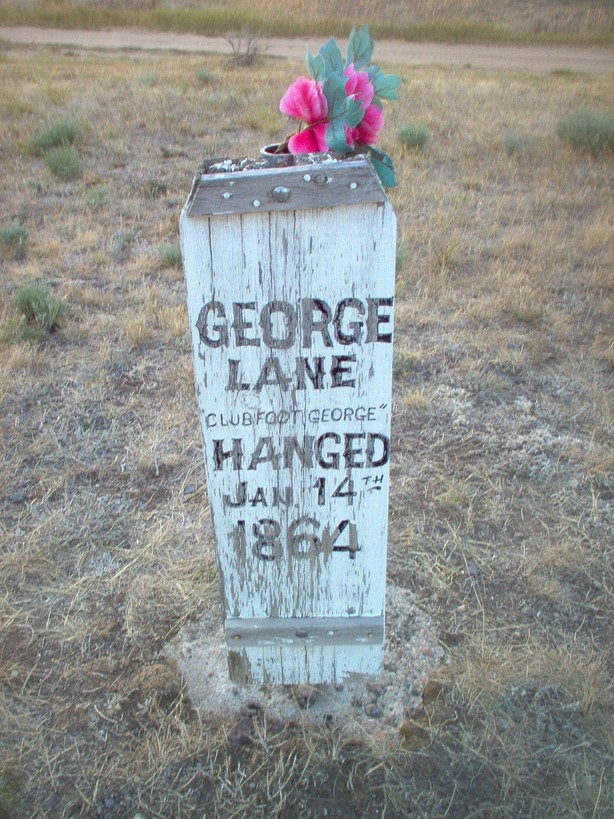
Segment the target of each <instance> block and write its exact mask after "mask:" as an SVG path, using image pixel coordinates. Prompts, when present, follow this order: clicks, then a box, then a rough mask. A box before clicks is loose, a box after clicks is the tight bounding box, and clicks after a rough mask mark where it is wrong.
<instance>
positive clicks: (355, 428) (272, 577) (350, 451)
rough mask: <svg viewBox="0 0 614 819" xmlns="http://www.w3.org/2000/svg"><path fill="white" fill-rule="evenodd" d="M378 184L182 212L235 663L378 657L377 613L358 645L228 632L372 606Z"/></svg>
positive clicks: (388, 329)
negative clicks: (216, 210) (350, 195)
mask: <svg viewBox="0 0 614 819" xmlns="http://www.w3.org/2000/svg"><path fill="white" fill-rule="evenodd" d="M284 170H285V169H284ZM370 172H371V173H372V174H373V171H372V170H370ZM268 173H269V174H270V173H271V171H268ZM238 175H239V174H234V176H238ZM246 175H249V173H248V174H246ZM373 176H375V174H373ZM241 184H243V182H242V183H241ZM259 184H260V183H259ZM378 184H379V183H378ZM378 197H379V194H378V196H377V197H376V200H375V201H369V202H363V203H360V204H351V205H349V204H345V205H337V206H336V207H330V208H327V209H326V210H322V209H320V208H319V207H318V208H314V207H311V208H304V209H303V208H299V209H295V208H294V204H293V203H292V205H291V207H290V205H289V204H288V203H287V204H286V210H284V211H280V212H276V211H269V212H263V211H262V210H259V211H257V212H249V213H237V214H227V215H218V216H212V217H205V218H203V217H202V216H198V217H197V218H195V217H194V202H195V199H194V198H192V199H191V201H190V202H189V203H188V205H187V206H186V208H185V209H184V212H183V214H182V220H181V239H182V251H183V257H184V268H185V274H186V282H187V287H188V309H189V318H190V325H191V328H192V337H193V344H194V351H195V379H196V391H197V395H198V400H199V405H200V412H201V426H202V432H203V438H204V445H205V462H206V467H207V482H208V494H209V500H210V505H211V510H212V514H213V519H214V528H215V533H216V541H217V560H218V566H219V570H220V575H221V583H222V588H223V595H224V602H225V609H226V617H227V635H228V638H229V640H231V643H232V646H229V665H230V668H231V674H232V675H233V679H241V678H242V676H243V675H244V674H247V675H248V676H250V677H251V678H253V679H261V680H265V679H266V680H268V681H273V682H274V681H277V682H288V681H293V682H312V683H315V682H323V681H331V680H339V679H342V678H343V677H344V676H347V674H349V673H352V672H360V673H374V672H375V671H377V669H378V666H379V664H380V663H381V659H382V649H383V632H382V630H381V629H380V630H379V631H378V632H377V634H378V635H379V637H378V638H377V639H376V640H375V643H373V640H374V638H369V639H368V640H367V642H366V643H363V644H361V643H360V641H356V640H354V639H349V638H348V639H345V638H344V636H343V633H342V631H341V630H339V629H338V627H336V629H337V633H336V639H334V638H331V641H330V644H329V643H328V642H327V641H324V640H310V641H307V642H305V641H303V642H300V641H299V642H298V643H297V641H296V640H290V639H286V640H283V639H282V640H276V641H273V644H266V645H265V644H264V643H263V642H262V640H252V641H251V642H250V641H248V642H247V643H243V641H242V640H240V639H239V640H235V639H234V637H235V634H236V633H237V632H236V631H233V629H235V627H238V626H237V624H239V623H241V622H244V623H249V622H252V623H260V624H263V622H264V621H268V624H269V626H270V627H271V628H274V627H276V626H277V624H280V623H281V622H282V621H286V624H287V626H288V628H294V625H295V623H296V621H297V620H299V619H304V618H308V619H309V622H311V623H313V622H314V618H315V619H316V620H318V619H319V618H324V619H327V620H329V622H333V621H334V622H339V620H345V621H347V630H346V632H345V634H346V637H347V636H348V635H349V634H350V633H351V632H352V629H355V628H359V627H360V626H359V621H360V620H361V619H364V618H380V619H381V621H382V622H383V616H384V599H385V578H386V538H387V505H388V481H389V454H390V450H389V446H390V441H389V436H390V413H391V407H390V399H391V369H392V366H391V365H392V319H393V305H394V267H395V265H394V256H395V219H394V213H393V211H392V208H391V206H390V204H389V203H388V201H387V200H385V201H384V202H380V201H379V198H378ZM330 618H332V619H330ZM352 620H355V623H354V624H352V622H351V621H352ZM322 622H323V620H322ZM261 628H264V625H261ZM329 630H331V629H329ZM332 631H335V628H332ZM374 634H375V632H374ZM238 643H241V645H238ZM265 643H266V641H265ZM367 648H368V650H366V649H367ZM231 655H232V656H231Z"/></svg>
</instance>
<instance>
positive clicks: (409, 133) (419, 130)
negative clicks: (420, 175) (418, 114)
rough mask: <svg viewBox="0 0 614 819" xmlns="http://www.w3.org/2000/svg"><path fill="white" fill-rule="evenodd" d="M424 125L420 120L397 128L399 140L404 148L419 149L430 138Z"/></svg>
mask: <svg viewBox="0 0 614 819" xmlns="http://www.w3.org/2000/svg"><path fill="white" fill-rule="evenodd" d="M430 136H431V135H430V134H429V131H428V128H427V127H426V125H424V124H423V123H422V122H417V123H410V124H409V125H403V126H402V127H401V128H399V141H400V143H401V145H403V147H404V148H410V149H411V150H416V151H421V150H422V149H423V148H424V146H425V145H426V143H427V142H428V141H429V139H430Z"/></svg>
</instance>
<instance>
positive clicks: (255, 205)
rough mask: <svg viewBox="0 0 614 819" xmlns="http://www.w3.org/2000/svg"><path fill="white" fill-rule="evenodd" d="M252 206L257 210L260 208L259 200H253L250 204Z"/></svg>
mask: <svg viewBox="0 0 614 819" xmlns="http://www.w3.org/2000/svg"><path fill="white" fill-rule="evenodd" d="M252 205H253V206H254V207H255V208H259V207H260V199H254V201H253V202H252Z"/></svg>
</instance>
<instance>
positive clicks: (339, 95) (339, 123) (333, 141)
mask: <svg viewBox="0 0 614 819" xmlns="http://www.w3.org/2000/svg"><path fill="white" fill-rule="evenodd" d="M322 91H323V92H324V96H325V97H326V101H327V103H328V114H327V116H328V120H329V122H328V125H327V127H326V133H325V135H324V139H325V140H326V144H327V145H328V147H329V148H330V150H331V151H347V149H348V146H347V142H346V139H345V130H344V128H343V125H344V122H345V109H346V100H347V98H346V96H345V77H342V76H340V75H339V74H329V76H327V77H326V79H325V80H324V83H323V84H322Z"/></svg>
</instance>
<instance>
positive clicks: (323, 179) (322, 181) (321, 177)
mask: <svg viewBox="0 0 614 819" xmlns="http://www.w3.org/2000/svg"><path fill="white" fill-rule="evenodd" d="M313 181H314V182H315V183H316V185H328V182H329V179H328V176H326V174H325V173H324V171H320V173H317V174H316V175H315V176H314V177H313Z"/></svg>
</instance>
